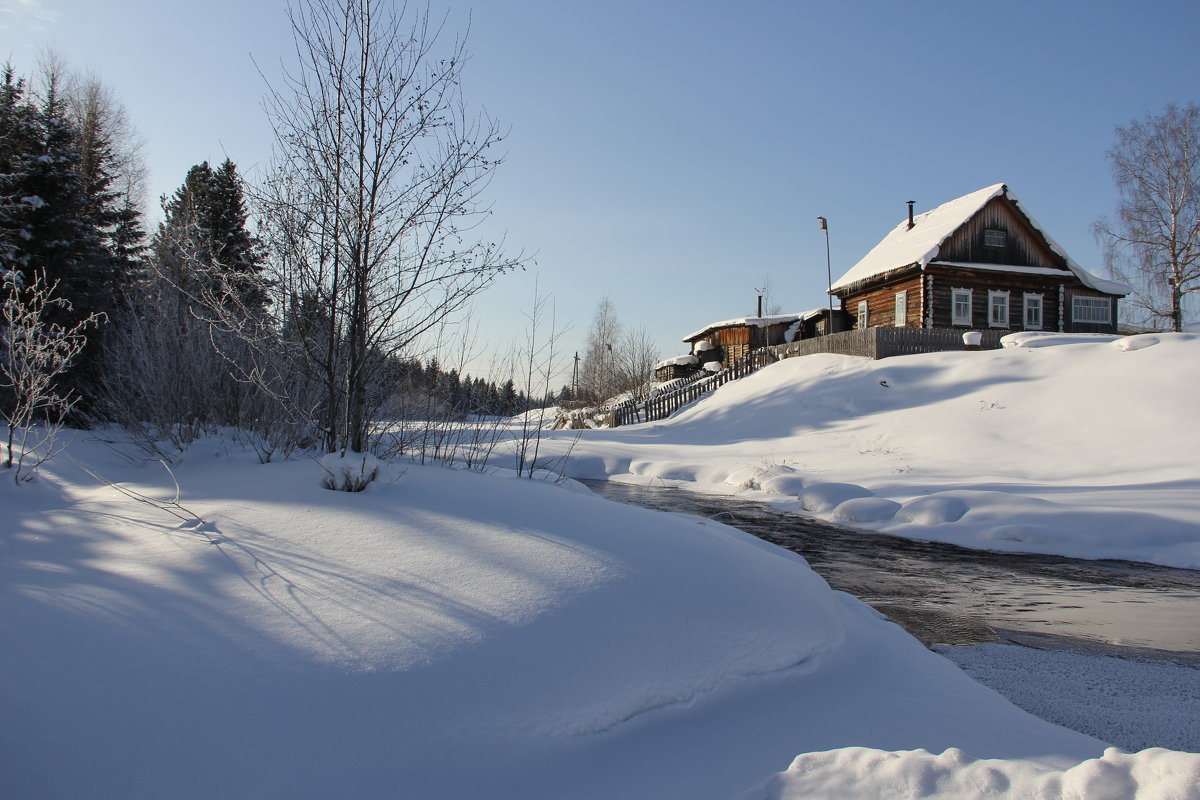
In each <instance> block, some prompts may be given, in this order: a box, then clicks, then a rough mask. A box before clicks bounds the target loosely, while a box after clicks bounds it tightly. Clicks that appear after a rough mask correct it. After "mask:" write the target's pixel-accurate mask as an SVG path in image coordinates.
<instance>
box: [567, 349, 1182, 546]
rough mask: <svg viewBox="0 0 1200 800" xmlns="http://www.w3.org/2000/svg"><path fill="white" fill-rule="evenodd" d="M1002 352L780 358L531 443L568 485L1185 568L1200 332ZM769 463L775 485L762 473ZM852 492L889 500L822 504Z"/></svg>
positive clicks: (844, 499) (972, 542) (933, 536)
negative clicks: (827, 492) (678, 406)
mask: <svg viewBox="0 0 1200 800" xmlns="http://www.w3.org/2000/svg"><path fill="white" fill-rule="evenodd" d="M1008 343H1009V344H1010V345H1013V346H1009V347H1006V348H1003V349H1001V350H992V351H983V352H957V353H931V354H926V355H916V356H903V357H896V358H889V359H885V360H882V361H869V360H867V359H863V358H855V357H851V356H837V355H828V354H821V355H812V356H805V357H802V358H792V359H787V360H784V361H781V362H779V363H776V364H773V365H771V366H768V367H765V368H764V369H761V370H759V371H758V372H756V373H754V374H753V375H751V376H749V377H747V378H744V379H742V380H738V381H733V382H731V383H728V384H726V385H724V386H722V387H721V388H720V389H718V390H717V391H715V392H714V393H712V394H711V395H708V396H706V397H705V398H703V399H701V400H699V401H698V402H696V403H694V404H692V405H691V406H689V407H688V408H686V409H684V410H683V411H681V412H679V413H678V414H676V415H675V416H673V417H671V418H669V419H667V420H662V421H659V422H654V423H649V424H644V425H635V426H630V427H627V428H617V429H614V430H608V431H592V432H588V433H587V434H585V435H584V436H583V437H582V438H581V439H580V440H579V441H578V442H575V441H574V440H571V441H569V442H566V441H564V442H561V443H558V444H556V443H554V442H551V443H549V444H548V445H544V447H549V448H550V450H552V451H553V450H554V449H555V447H557V448H558V451H557V452H559V453H560V454H562V455H564V456H565V455H567V454H568V453H569V455H570V458H569V460H568V464H567V470H568V471H569V473H570V474H571V475H573V476H575V477H585V478H601V477H607V478H611V479H616V480H626V481H672V480H674V481H681V482H688V483H689V484H691V485H692V486H693V487H694V488H698V489H702V490H708V491H714V492H721V493H730V492H734V493H737V492H748V493H751V495H752V496H754V497H756V498H760V499H766V500H769V501H773V502H775V503H777V504H778V505H780V506H781V507H782V508H785V509H786V508H792V509H795V510H796V511H797V512H801V513H811V514H817V515H819V516H823V517H825V518H828V519H842V520H844V521H849V522H853V524H855V525H859V526H862V527H867V528H873V529H876V530H880V531H883V532H886V533H890V534H895V535H899V536H908V537H912V538H919V539H932V540H938V541H946V542H951V543H954V544H959V545H963V546H967V547H977V548H984V549H990V550H1008V551H1020V552H1032V553H1049V554H1058V555H1067V556H1075V557H1083V558H1114V559H1130V560H1137V561H1149V562H1154V563H1159V564H1164V565H1170V566H1180V567H1188V568H1193V569H1196V568H1200V462H1198V461H1197V459H1196V457H1195V454H1196V453H1197V452H1200V428H1198V427H1197V426H1196V425H1194V424H1193V420H1194V416H1195V403H1196V398H1197V397H1200V336H1197V335H1196V334H1173V333H1157V334H1146V335H1141V336H1133V337H1124V338H1114V337H1080V336H1075V335H1072V336H1070V337H1063V336H1059V335H1046V334H1042V335H1028V334H1023V335H1020V336H1016V337H1012V338H1011V339H1010V340H1009V342H1008ZM1064 343H1069V345H1067V346H1062V345H1064ZM1051 344H1055V345H1059V346H1049V345H1051ZM597 465H604V469H602V470H597V468H596V467H597ZM780 467H786V468H787V469H788V470H789V471H790V472H789V475H790V477H789V479H788V481H787V482H786V483H787V485H786V488H785V487H784V486H783V485H782V484H780V483H778V482H775V483H772V482H771V481H770V480H769V479H768V478H769V476H771V475H773V474H774V473H773V472H772V470H776V469H778V468H780ZM758 474H761V475H763V476H766V477H764V479H763V480H761V481H759V480H758V479H756V477H755V476H756V475H758ZM817 484H840V485H842V486H843V487H844V488H843V490H842V491H843V494H842V495H841V500H839V501H838V502H837V503H833V502H820V501H818V500H816V499H813V498H812V493H813V491H816V490H812V491H810V490H809V489H808V488H806V487H811V486H813V485H817ZM845 487H849V488H845ZM855 497H876V498H882V499H886V500H889V501H891V502H893V503H897V504H899V508H898V509H897V510H896V511H895V514H894V515H890V516H889V515H888V514H887V513H886V509H888V508H890V506H885V505H883V504H880V503H869V504H868V503H862V502H857V503H855V504H854V505H853V506H851V507H850V508H848V509H845V510H843V511H841V512H839V511H838V509H839V508H840V505H841V503H842V502H847V501H851V500H852V499H853V498H855Z"/></svg>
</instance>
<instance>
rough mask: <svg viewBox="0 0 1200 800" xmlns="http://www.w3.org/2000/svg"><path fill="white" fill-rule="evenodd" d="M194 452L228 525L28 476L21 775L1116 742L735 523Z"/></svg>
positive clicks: (452, 780)
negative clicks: (1063, 722)
mask: <svg viewBox="0 0 1200 800" xmlns="http://www.w3.org/2000/svg"><path fill="white" fill-rule="evenodd" d="M71 455H72V457H73V458H75V459H78V460H79V462H80V463H82V464H86V465H87V466H88V467H89V468H90V469H93V470H98V471H99V472H101V473H103V474H105V475H106V476H108V477H109V478H111V479H117V480H122V481H125V482H126V485H128V486H130V487H131V488H134V489H137V490H138V491H143V492H146V493H152V494H154V495H155V496H166V495H167V494H169V491H168V488H169V486H170V483H169V481H168V480H167V479H166V476H165V474H163V473H162V472H161V471H160V470H158V468H157V466H153V467H151V466H144V467H130V466H128V465H124V464H122V462H121V461H120V460H119V459H118V458H117V457H116V456H114V455H113V453H112V452H111V451H108V450H106V449H105V448H104V447H103V446H101V445H98V444H96V443H94V442H92V441H90V440H89V437H88V435H87V434H79V439H78V440H77V441H76V442H75V443H74V445H73V446H72V449H71ZM177 475H178V477H179V480H180V483H181V484H182V486H183V488H184V492H183V497H182V498H181V500H182V503H183V505H184V506H185V507H187V508H189V509H192V510H193V511H194V512H196V513H197V514H198V515H200V516H201V517H203V518H204V520H206V522H207V524H206V525H203V526H197V525H188V524H180V521H179V520H177V519H175V518H173V517H171V516H168V515H166V514H164V513H162V512H161V511H159V510H157V509H154V508H151V507H149V506H146V505H143V504H139V503H136V502H133V501H131V500H129V499H128V498H126V497H123V496H121V495H119V494H118V493H116V492H115V491H113V490H112V489H110V488H108V487H105V486H99V485H97V484H95V482H94V481H92V480H91V479H90V478H88V476H86V475H85V474H84V473H83V472H82V471H81V470H80V469H79V468H78V467H76V466H75V465H74V464H73V463H72V462H71V461H70V460H68V459H66V458H65V457H60V458H59V459H57V460H55V461H54V462H51V464H50V465H49V469H48V470H47V471H46V473H45V474H44V476H43V479H42V480H40V481H39V482H38V483H37V484H35V485H33V486H27V487H15V486H12V485H11V484H7V483H5V484H2V485H0V502H2V503H3V504H4V508H5V511H6V513H5V514H4V516H3V523H2V525H3V527H2V528H0V547H2V550H0V554H2V558H0V592H2V593H3V608H4V614H3V615H0V637H2V640H3V641H4V643H5V646H4V648H3V649H2V650H0V717H2V718H3V719H4V724H3V726H0V781H2V783H3V795H4V797H6V798H75V797H90V798H139V797H147V798H149V797H172V798H188V797H197V798H200V797H206V798H211V797H228V798H239V797H246V798H250V797H253V798H269V797H288V798H297V797H314V798H315V797H331V796H340V797H356V798H368V797H438V798H468V797H489V798H503V797H521V798H530V797H546V798H550V797H554V798H559V797H595V798H611V797H622V798H638V797H647V798H649V797H654V798H662V797H681V798H683V797H686V798H707V797H713V798H716V797H729V796H733V795H735V794H737V793H739V792H741V791H743V790H745V789H748V788H749V787H752V786H755V785H762V784H763V782H764V781H766V780H767V779H768V778H769V776H770V775H771V774H772V773H775V772H778V771H779V770H782V769H784V768H786V766H787V764H788V763H790V762H791V761H792V759H793V758H794V757H795V756H796V754H798V753H806V752H813V751H821V750H829V749H832V748H839V747H844V746H851V745H855V746H863V747H872V748H882V749H884V750H911V749H916V748H925V749H928V750H930V751H932V752H940V751H942V750H944V749H945V748H947V747H951V746H953V747H960V748H962V749H964V750H965V751H966V752H968V753H970V754H971V755H972V756H974V757H978V758H1017V759H1022V761H1021V762H1020V763H1026V761H1025V760H1028V759H1032V760H1033V761H1032V762H1031V763H1037V764H1041V765H1043V766H1044V767H1046V768H1050V767H1067V766H1070V765H1072V764H1074V763H1076V762H1078V761H1079V760H1080V759H1082V758H1087V757H1093V756H1098V755H1099V754H1100V753H1101V751H1102V749H1103V746H1102V744H1101V743H1100V742H1098V741H1096V740H1094V739H1090V738H1088V737H1086V736H1084V735H1081V734H1076V733H1073V732H1069V731H1066V730H1064V729H1062V728H1057V727H1054V726H1052V725H1050V724H1049V723H1045V722H1042V721H1040V720H1038V719H1036V718H1034V717H1031V716H1029V715H1028V714H1026V713H1025V712H1022V711H1019V710H1018V709H1016V708H1015V707H1014V706H1012V705H1010V704H1009V703H1008V702H1007V701H1005V700H1004V699H1002V698H1001V697H1000V696H999V695H996V694H995V693H993V692H992V691H990V690H988V689H985V688H983V687H982V686H980V685H979V684H977V683H974V682H973V681H971V680H970V679H968V678H967V677H966V676H964V675H963V674H962V673H961V672H960V671H959V670H958V669H957V668H956V667H955V666H953V665H952V664H951V663H950V662H948V661H946V660H945V659H943V658H941V657H940V656H937V655H935V654H932V653H929V652H927V651H926V650H924V649H923V648H922V647H921V646H920V645H919V644H918V643H917V642H915V641H914V640H912V639H911V638H909V637H908V636H907V635H906V634H904V633H903V632H902V631H901V630H900V629H899V628H897V627H895V626H894V625H892V624H890V623H888V622H886V621H884V620H882V619H881V618H880V617H879V616H878V615H877V614H876V613H875V612H873V611H871V610H870V609H869V608H867V607H866V606H865V605H863V604H861V603H859V602H858V601H856V600H854V599H853V598H850V597H848V596H845V595H841V594H837V593H834V592H831V591H830V590H829V589H828V587H827V586H826V585H825V583H824V581H823V580H822V579H820V578H819V577H818V576H816V575H815V574H814V573H813V572H811V570H809V568H808V567H807V565H806V564H805V563H804V562H803V561H802V560H801V559H800V558H798V557H796V556H794V555H792V554H789V553H786V552H784V551H782V550H778V549H776V548H773V547H770V546H767V545H765V544H763V543H760V542H759V541H757V540H755V539H752V538H751V537H748V536H747V535H745V534H741V533H740V532H737V531H734V530H733V529H730V528H727V527H725V526H722V525H720V524H717V523H713V522H708V521H701V520H696V519H692V518H685V517H682V516H677V515H665V514H653V513H651V512H646V511H642V510H638V509H633V508H627V507H623V506H620V505H617V504H613V503H610V502H607V501H603V500H600V499H598V498H595V497H593V496H591V495H590V494H588V493H586V492H580V491H572V490H571V487H570V485H568V486H558V485H553V484H546V483H538V482H530V481H527V480H524V481H523V480H517V479H506V478H498V477H493V476H482V475H479V474H476V473H471V472H459V471H450V470H447V469H442V468H432V467H407V468H397V467H395V466H392V467H388V468H386V470H385V474H384V475H383V477H382V478H381V479H380V481H379V482H377V483H376V484H373V485H372V486H371V487H370V488H369V489H368V490H367V491H366V492H363V493H361V494H346V493H337V492H332V491H326V490H323V489H320V488H318V487H319V484H320V480H321V478H322V476H323V473H322V471H321V469H320V468H319V467H318V465H317V464H316V463H314V462H311V461H299V462H293V463H284V464H268V465H257V464H254V463H251V461H250V459H241V458H238V457H231V456H228V455H223V454H219V453H217V454H212V453H211V452H210V453H208V454H206V453H205V451H204V450H203V448H201V447H196V448H193V450H192V452H191V453H190V454H189V460H188V462H186V463H184V464H182V465H181V466H179V467H178V469H177ZM1198 769H1200V767H1198Z"/></svg>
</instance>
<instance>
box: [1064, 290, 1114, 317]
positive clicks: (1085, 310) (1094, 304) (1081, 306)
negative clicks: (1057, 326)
mask: <svg viewBox="0 0 1200 800" xmlns="http://www.w3.org/2000/svg"><path fill="white" fill-rule="evenodd" d="M1100 311H1103V315H1101V314H1099V313H1097V312H1100ZM1080 312H1082V313H1080ZM1101 316H1103V319H1101ZM1071 321H1072V322H1080V323H1084V324H1087V325H1111V324H1112V300H1111V299H1110V298H1108V297H1092V296H1091V295H1086V294H1077V295H1074V296H1072V297H1071Z"/></svg>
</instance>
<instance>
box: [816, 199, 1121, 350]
mask: <svg viewBox="0 0 1200 800" xmlns="http://www.w3.org/2000/svg"><path fill="white" fill-rule="evenodd" d="M1129 291H1130V289H1129V287H1127V286H1125V285H1124V284H1120V283H1115V282H1113V281H1108V280H1104V279H1102V278H1098V277H1097V276H1095V275H1093V274H1091V273H1090V272H1088V271H1087V270H1085V269H1083V268H1082V267H1080V266H1079V265H1078V264H1076V263H1075V262H1074V261H1072V260H1071V258H1070V257H1069V256H1068V255H1067V254H1066V252H1065V251H1064V250H1063V249H1062V247H1060V246H1059V245H1058V244H1057V243H1055V242H1054V240H1053V239H1051V238H1050V237H1049V236H1047V235H1046V233H1045V232H1044V230H1043V229H1042V228H1041V226H1039V225H1038V224H1037V223H1036V222H1035V221H1034V220H1033V218H1032V217H1031V216H1030V215H1029V214H1028V213H1027V212H1026V211H1025V209H1024V207H1023V206H1021V204H1020V203H1019V201H1018V200H1017V198H1016V197H1015V196H1013V194H1012V193H1011V192H1010V191H1009V190H1008V187H1007V186H1005V185H1004V184H1002V183H998V184H995V185H994V186H989V187H987V188H985V189H980V190H979V191H977V192H972V193H971V194H968V195H964V196H963V197H960V198H958V199H956V200H951V201H950V202H948V203H945V204H943V205H941V206H938V207H937V208H935V209H933V210H932V211H929V212H926V213H924V214H920V215H916V216H914V214H913V208H912V203H911V202H910V203H909V209H908V218H907V219H906V220H904V221H902V222H901V223H900V224H899V225H897V226H896V227H895V228H894V229H893V230H892V232H891V233H889V234H888V235H887V236H886V237H885V238H884V239H883V241H881V242H880V243H879V244H878V245H876V246H875V248H874V249H872V250H871V252H869V253H868V254H867V255H866V256H864V257H863V259H862V260H861V261H859V262H858V263H857V264H856V265H854V267H853V268H851V269H850V271H848V272H847V273H846V274H845V275H843V276H842V277H841V278H839V279H838V280H837V281H835V282H834V284H833V287H832V292H833V293H834V294H835V295H836V296H837V297H838V299H839V300H840V301H841V305H842V308H843V310H844V311H845V313H846V314H847V315H848V316H849V317H851V318H852V319H853V325H852V327H854V328H868V327H881V326H894V327H908V328H963V329H970V328H979V329H1000V330H1014V331H1021V330H1047V331H1067V332H1088V333H1115V332H1116V330H1117V301H1118V300H1119V298H1121V297H1124V296H1125V295H1127V294H1128V293H1129Z"/></svg>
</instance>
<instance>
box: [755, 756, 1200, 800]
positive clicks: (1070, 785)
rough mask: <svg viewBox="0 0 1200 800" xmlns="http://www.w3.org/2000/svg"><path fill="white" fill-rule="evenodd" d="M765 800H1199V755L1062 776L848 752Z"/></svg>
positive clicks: (805, 761) (1082, 767) (807, 768)
mask: <svg viewBox="0 0 1200 800" xmlns="http://www.w3.org/2000/svg"><path fill="white" fill-rule="evenodd" d="M760 796H761V797H762V798H763V800H793V799H794V800H826V798H827V799H828V800H845V798H848V797H853V798H855V800H918V798H927V799H928V800H984V798H996V797H1009V798H1031V799H1032V798H1037V800H1076V799H1077V798H1088V800H1139V799H1141V800H1151V798H1153V800H1166V798H1171V800H1198V799H1200V755H1194V754H1191V753H1176V752H1172V751H1170V750H1160V749H1155V750H1145V751H1143V752H1141V753H1137V754H1133V755H1127V754H1125V753H1122V752H1120V751H1119V750H1117V749H1115V748H1111V749H1109V750H1106V751H1105V752H1104V755H1103V756H1102V757H1101V758H1095V759H1089V760H1088V761H1084V762H1083V763H1081V764H1078V765H1076V766H1074V767H1071V768H1070V769H1066V770H1056V769H1048V768H1046V767H1044V766H1041V765H1038V764H1031V763H1022V762H1013V761H995V760H991V759H982V760H976V759H972V758H970V757H968V756H967V755H966V754H965V753H963V752H962V751H961V750H959V749H957V748H951V749H949V750H946V751H945V752H944V753H941V754H940V755H933V754H931V753H928V752H926V751H924V750H914V751H909V752H899V753H886V752H881V751H879V750H870V749H867V748H862V747H849V748H846V749H844V750H835V751H833V752H829V753H807V754H805V755H802V756H800V757H799V758H797V759H796V760H795V761H794V762H793V763H792V766H791V767H790V768H789V769H788V771H787V772H786V773H783V774H782V775H780V776H779V777H777V778H776V779H775V780H774V781H772V783H771V784H770V785H769V786H768V787H766V789H765V790H764V793H763V794H762V795H760Z"/></svg>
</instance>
